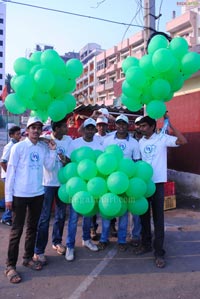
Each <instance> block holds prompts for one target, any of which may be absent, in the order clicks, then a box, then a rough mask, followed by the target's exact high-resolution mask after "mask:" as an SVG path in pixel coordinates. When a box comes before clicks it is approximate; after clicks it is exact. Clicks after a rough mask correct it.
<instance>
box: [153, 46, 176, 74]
mask: <svg viewBox="0 0 200 299" xmlns="http://www.w3.org/2000/svg"><path fill="white" fill-rule="evenodd" d="M174 60H175V58H174V56H173V54H172V52H171V51H170V50H169V49H164V48H162V49H158V50H157V51H155V52H154V54H153V56H152V64H153V66H154V68H155V69H156V70H157V71H158V72H159V73H164V72H166V71H168V70H169V69H170V68H171V67H172V66H173V64H174Z"/></svg>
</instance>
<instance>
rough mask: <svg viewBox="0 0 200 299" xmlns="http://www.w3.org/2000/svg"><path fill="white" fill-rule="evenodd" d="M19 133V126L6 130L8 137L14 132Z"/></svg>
mask: <svg viewBox="0 0 200 299" xmlns="http://www.w3.org/2000/svg"><path fill="white" fill-rule="evenodd" d="M18 131H21V128H20V127H19V126H13V127H11V128H10V129H9V130H8V135H9V137H10V136H11V135H13V134H15V133H16V132H18Z"/></svg>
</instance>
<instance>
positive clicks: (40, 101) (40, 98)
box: [32, 90, 52, 110]
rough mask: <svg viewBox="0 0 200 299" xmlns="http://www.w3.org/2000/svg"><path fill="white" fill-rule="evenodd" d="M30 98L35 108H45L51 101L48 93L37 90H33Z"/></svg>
mask: <svg viewBox="0 0 200 299" xmlns="http://www.w3.org/2000/svg"><path fill="white" fill-rule="evenodd" d="M32 100H33V102H34V104H35V107H36V109H39V110H47V109H48V107H49V105H50V103H51V102H52V98H51V96H50V94H49V93H47V92H46V93H45V92H41V91H39V90H36V91H35V93H34V95H33V99H32Z"/></svg>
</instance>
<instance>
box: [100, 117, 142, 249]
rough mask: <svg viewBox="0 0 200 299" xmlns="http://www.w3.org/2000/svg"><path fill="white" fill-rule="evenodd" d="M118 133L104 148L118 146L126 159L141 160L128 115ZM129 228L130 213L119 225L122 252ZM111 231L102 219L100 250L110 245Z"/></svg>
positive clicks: (119, 123) (119, 119) (119, 122)
mask: <svg viewBox="0 0 200 299" xmlns="http://www.w3.org/2000/svg"><path fill="white" fill-rule="evenodd" d="M115 124H116V132H115V133H114V134H112V135H111V136H109V137H108V138H106V139H105V140H104V143H103V146H104V148H106V147H107V146H109V145H112V144H116V145H118V146H119V147H120V148H121V149H122V151H123V155H124V157H127V158H131V159H132V160H134V161H137V160H140V151H139V144H138V142H137V141H136V140H135V139H134V138H133V137H131V136H130V134H129V133H128V127H129V119H128V117H127V116H126V115H124V114H120V115H119V116H118V117H117V118H116V120H115ZM127 227H128V212H126V213H125V214H124V215H123V216H121V217H119V224H118V246H119V250H120V251H125V250H126V247H127V245H126V237H127ZM109 229H110V220H109V219H105V218H102V233H101V238H100V241H99V243H98V248H99V249H100V250H104V249H105V248H106V247H107V245H108V237H109Z"/></svg>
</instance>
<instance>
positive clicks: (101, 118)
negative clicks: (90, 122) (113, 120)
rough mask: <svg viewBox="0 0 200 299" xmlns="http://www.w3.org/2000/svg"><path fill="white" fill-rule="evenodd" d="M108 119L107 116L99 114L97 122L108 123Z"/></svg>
mask: <svg viewBox="0 0 200 299" xmlns="http://www.w3.org/2000/svg"><path fill="white" fill-rule="evenodd" d="M107 123H108V119H107V117H105V116H99V117H98V118H97V120H96V124H107Z"/></svg>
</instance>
